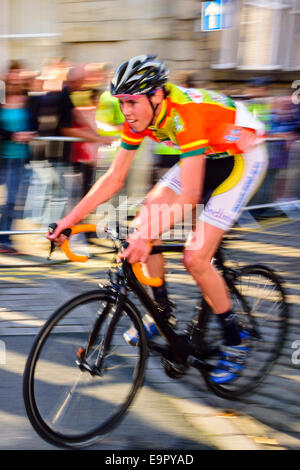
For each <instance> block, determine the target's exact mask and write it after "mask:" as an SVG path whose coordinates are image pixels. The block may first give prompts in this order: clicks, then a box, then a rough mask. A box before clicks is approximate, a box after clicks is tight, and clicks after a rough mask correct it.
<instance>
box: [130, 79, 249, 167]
mask: <svg viewBox="0 0 300 470" xmlns="http://www.w3.org/2000/svg"><path fill="white" fill-rule="evenodd" d="M165 89H166V91H167V97H166V98H165V99H164V100H163V102H162V109H161V111H160V114H159V116H158V117H157V119H156V122H155V124H154V125H153V126H149V127H148V128H147V129H146V130H144V131H142V132H139V133H136V132H134V131H133V130H132V129H131V128H130V126H129V124H128V123H127V122H125V123H124V126H123V131H122V143H121V146H122V147H123V148H125V149H127V150H136V149H137V148H138V147H139V145H140V143H141V142H142V140H143V139H144V138H145V137H150V138H151V139H153V140H155V141H156V142H164V143H166V144H169V145H175V146H176V147H177V148H178V149H179V150H180V152H181V155H180V157H181V158H185V157H190V156H194V155H201V154H205V155H207V156H209V157H211V158H218V157H226V156H229V155H232V154H237V153H241V152H244V151H245V150H247V149H248V148H250V147H251V146H252V145H253V144H254V143H255V141H256V132H255V130H254V129H251V127H252V126H250V125H249V128H247V127H241V126H237V125H236V124H235V123H236V104H235V102H234V101H233V100H232V99H230V98H229V97H227V96H225V95H223V94H221V93H217V92H214V91H211V90H204V89H194V88H183V87H180V86H176V85H174V84H172V83H168V84H166V85H165Z"/></svg>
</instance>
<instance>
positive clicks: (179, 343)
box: [123, 244, 223, 365]
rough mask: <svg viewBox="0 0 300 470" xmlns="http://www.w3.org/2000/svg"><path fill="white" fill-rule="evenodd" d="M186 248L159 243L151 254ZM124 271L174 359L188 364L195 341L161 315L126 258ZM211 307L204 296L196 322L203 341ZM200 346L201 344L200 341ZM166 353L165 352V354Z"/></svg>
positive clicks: (163, 349) (218, 252) (199, 336)
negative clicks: (178, 330)
mask: <svg viewBox="0 0 300 470" xmlns="http://www.w3.org/2000/svg"><path fill="white" fill-rule="evenodd" d="M183 250H184V245H183V244H178V245H175V244H174V245H168V246H166V245H158V246H154V247H153V248H152V251H151V255H154V254H158V253H165V252H173V253H175V252H176V253H182V252H183ZM215 257H216V259H217V261H218V264H220V265H221V266H223V258H222V257H221V252H220V250H218V251H217V253H216V255H215ZM123 271H124V275H125V277H126V280H127V285H128V287H129V288H130V289H131V290H132V291H133V292H134V293H135V295H136V296H137V297H138V299H139V300H140V302H141V303H142V304H143V306H144V307H145V309H146V310H147V311H149V312H150V313H151V315H152V317H153V319H154V321H155V323H156V325H157V327H158V329H159V330H160V331H161V333H162V335H163V336H164V337H165V338H166V339H167V342H168V344H169V348H170V350H171V355H172V359H173V360H175V361H176V362H178V363H180V364H183V365H186V362H187V358H188V356H189V355H193V353H194V352H195V351H194V350H193V341H192V344H188V342H187V340H186V337H183V336H180V335H178V334H176V333H175V331H174V330H173V328H172V327H171V326H170V325H169V324H168V322H167V321H166V320H165V319H164V318H163V316H162V315H161V310H160V308H159V306H158V305H157V304H156V303H155V302H154V301H153V300H152V298H151V297H150V296H149V294H148V293H147V291H146V290H145V288H144V287H143V286H142V284H141V283H140V282H139V281H138V280H137V278H136V277H135V275H134V273H133V270H132V267H131V264H129V263H128V262H127V261H126V260H124V261H123ZM210 312H211V309H210V307H209V306H208V304H207V302H206V301H205V299H204V298H203V299H202V301H201V306H200V307H199V313H198V319H197V324H196V330H197V333H198V336H197V339H198V341H199V342H201V339H202V338H203V334H204V331H205V325H206V324H207V318H208V315H209V314H210ZM151 345H152V347H153V349H156V350H157V351H158V352H160V353H162V354H164V353H166V352H167V351H166V349H165V348H162V347H161V346H158V345H153V344H151ZM198 345H199V346H200V344H199V343H198ZM164 355H165V354H164Z"/></svg>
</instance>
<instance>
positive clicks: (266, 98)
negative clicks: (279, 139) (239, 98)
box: [246, 77, 273, 133]
mask: <svg viewBox="0 0 300 470" xmlns="http://www.w3.org/2000/svg"><path fill="white" fill-rule="evenodd" d="M272 83H273V81H272V79H271V78H270V77H258V78H253V79H251V80H249V82H248V86H247V87H246V97H247V98H248V101H247V107H248V109H249V110H250V111H251V112H252V114H254V116H255V117H257V118H258V119H259V120H260V121H262V122H263V123H264V125H265V128H266V132H267V133H268V132H269V129H270V121H271V110H272V99H271V90H270V87H271V85H272Z"/></svg>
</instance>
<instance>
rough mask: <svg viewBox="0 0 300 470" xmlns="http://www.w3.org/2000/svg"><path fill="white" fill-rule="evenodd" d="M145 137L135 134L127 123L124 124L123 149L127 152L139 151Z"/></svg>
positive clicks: (122, 134)
mask: <svg viewBox="0 0 300 470" xmlns="http://www.w3.org/2000/svg"><path fill="white" fill-rule="evenodd" d="M143 138H144V136H143V135H141V134H138V133H136V132H133V131H132V130H131V129H130V126H129V125H128V123H127V122H125V123H124V124H123V128H122V133H121V147H122V148H124V149H126V150H137V149H138V148H139V146H140V143H141V142H142V140H143Z"/></svg>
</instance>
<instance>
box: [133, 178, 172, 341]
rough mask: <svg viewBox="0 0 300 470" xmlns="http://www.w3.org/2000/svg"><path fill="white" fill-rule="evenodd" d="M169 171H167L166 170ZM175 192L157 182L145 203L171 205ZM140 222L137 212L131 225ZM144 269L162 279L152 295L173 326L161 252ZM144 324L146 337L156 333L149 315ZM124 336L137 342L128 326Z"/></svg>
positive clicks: (150, 258)
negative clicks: (161, 282)
mask: <svg viewBox="0 0 300 470" xmlns="http://www.w3.org/2000/svg"><path fill="white" fill-rule="evenodd" d="M168 173H169V172H168ZM176 197H177V194H176V192H175V191H174V190H173V189H171V188H170V187H168V186H167V185H165V184H161V182H159V183H157V184H156V185H155V186H154V188H153V189H152V190H151V191H150V192H149V193H148V194H147V196H146V198H145V205H146V206H147V205H148V204H149V206H150V205H151V204H153V201H154V200H155V201H156V203H157V204H159V203H160V201H161V202H163V203H164V204H168V205H170V206H171V205H172V204H173V203H174V202H175V200H176ZM140 224H141V220H140V215H139V214H138V215H137V216H136V217H135V219H134V220H133V221H132V226H133V227H135V228H138V227H139V226H140ZM160 243H161V240H155V241H152V245H159V244H160ZM144 269H145V271H146V273H147V275H148V276H149V277H160V278H161V279H163V281H164V282H163V284H162V285H161V286H160V287H152V293H153V297H154V299H155V300H156V302H157V303H158V304H159V305H160V306H161V312H162V315H164V316H165V317H166V319H167V320H168V321H169V323H170V325H172V326H175V324H176V318H175V316H174V306H173V304H172V302H170V300H169V297H168V290H167V284H166V282H165V273H166V269H165V260H164V256H163V254H156V255H153V256H150V257H149V259H148V262H147V263H146V264H145V265H144ZM143 322H144V325H145V329H146V333H147V335H148V337H151V336H152V335H153V334H158V330H157V328H156V326H155V324H154V321H153V320H152V318H150V317H149V315H145V316H144V318H143ZM124 338H125V340H126V341H127V343H129V344H132V345H136V344H137V334H136V331H135V329H134V328H130V330H128V331H127V332H126V333H125V334H124Z"/></svg>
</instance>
